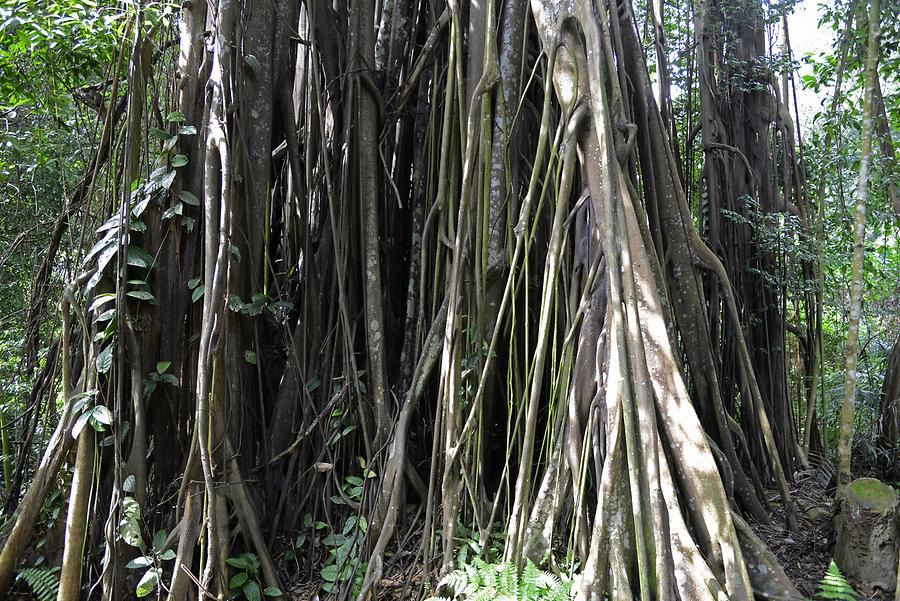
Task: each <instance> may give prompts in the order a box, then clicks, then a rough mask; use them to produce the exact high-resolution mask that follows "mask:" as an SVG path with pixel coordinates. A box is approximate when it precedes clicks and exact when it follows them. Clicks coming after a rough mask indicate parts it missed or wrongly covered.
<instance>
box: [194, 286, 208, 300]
mask: <svg viewBox="0 0 900 601" xmlns="http://www.w3.org/2000/svg"><path fill="white" fill-rule="evenodd" d="M205 288H206V287H205V286H197V287H196V288H194V291H193V292H191V302H192V303H196V302H197V301H198V300H200V297H202V296H203V292H204V289H205Z"/></svg>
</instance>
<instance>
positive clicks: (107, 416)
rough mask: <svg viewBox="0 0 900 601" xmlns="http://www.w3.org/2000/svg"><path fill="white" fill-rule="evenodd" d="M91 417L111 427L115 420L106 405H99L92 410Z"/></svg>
mask: <svg viewBox="0 0 900 601" xmlns="http://www.w3.org/2000/svg"><path fill="white" fill-rule="evenodd" d="M91 417H93V418H94V419H95V420H97V421H98V422H100V423H101V424H104V425H107V426H108V425H110V424H111V423H112V420H113V415H112V412H111V411H110V410H109V409H108V408H107V407H106V406H105V405H97V406H96V407H94V408H93V409H92V410H91Z"/></svg>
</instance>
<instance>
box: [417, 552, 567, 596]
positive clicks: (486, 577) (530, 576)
mask: <svg viewBox="0 0 900 601" xmlns="http://www.w3.org/2000/svg"><path fill="white" fill-rule="evenodd" d="M571 591H572V582H571V581H570V580H568V579H566V580H563V579H562V578H560V577H559V576H557V575H556V574H553V573H550V572H545V571H544V570H542V569H540V568H538V567H537V566H536V565H534V563H532V562H530V561H529V562H528V563H527V565H526V566H525V569H524V570H523V571H522V574H518V573H517V572H516V567H515V565H514V564H512V563H509V562H504V563H485V562H484V561H482V560H481V559H476V560H475V561H474V562H473V563H471V564H466V565H464V566H463V567H462V568H461V569H459V570H454V571H452V572H450V573H449V574H447V575H446V576H444V577H443V578H441V580H440V582H438V585H437V587H436V589H435V594H434V595H433V596H431V597H428V599H426V600H425V601H457V600H462V599H467V600H470V599H471V600H477V601H506V600H509V601H513V600H516V601H567V600H568V599H569V598H570V597H571Z"/></svg>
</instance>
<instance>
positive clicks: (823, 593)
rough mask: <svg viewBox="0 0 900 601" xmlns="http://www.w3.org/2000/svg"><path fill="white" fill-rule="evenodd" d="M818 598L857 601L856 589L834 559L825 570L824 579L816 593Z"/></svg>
mask: <svg viewBox="0 0 900 601" xmlns="http://www.w3.org/2000/svg"><path fill="white" fill-rule="evenodd" d="M816 599H824V600H828V601H856V591H855V590H853V587H852V586H850V583H849V582H847V579H846V578H845V577H844V575H843V574H842V573H841V570H840V568H838V567H837V564H836V563H834V561H833V560H832V562H831V563H830V564H829V565H828V570H827V571H826V572H825V575H824V576H823V577H822V580H820V581H819V592H818V594H817V595H816Z"/></svg>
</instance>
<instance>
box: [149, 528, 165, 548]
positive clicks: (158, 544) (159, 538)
mask: <svg viewBox="0 0 900 601" xmlns="http://www.w3.org/2000/svg"><path fill="white" fill-rule="evenodd" d="M150 544H151V545H152V549H153V552H154V553H159V550H160V549H162V547H163V545H164V544H166V531H165V530H157V531H156V534H154V535H153V542H152V543H150Z"/></svg>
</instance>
